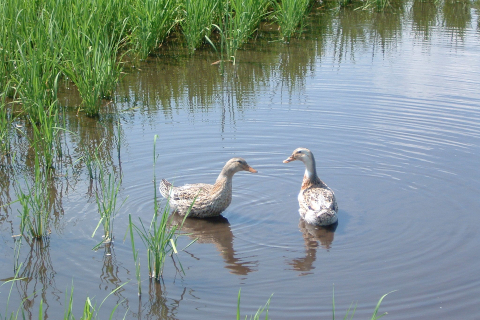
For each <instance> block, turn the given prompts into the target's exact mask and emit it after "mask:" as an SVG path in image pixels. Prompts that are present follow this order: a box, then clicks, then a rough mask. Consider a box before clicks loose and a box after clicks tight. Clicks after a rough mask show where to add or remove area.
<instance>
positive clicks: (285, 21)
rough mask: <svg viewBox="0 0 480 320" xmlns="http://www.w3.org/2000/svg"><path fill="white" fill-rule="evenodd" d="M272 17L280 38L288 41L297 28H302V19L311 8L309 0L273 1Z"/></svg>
mask: <svg viewBox="0 0 480 320" xmlns="http://www.w3.org/2000/svg"><path fill="white" fill-rule="evenodd" d="M273 4H274V9H275V13H274V18H275V21H276V22H277V23H278V25H279V27H280V34H281V36H282V39H283V40H285V41H289V40H290V38H291V37H292V36H293V34H294V33H295V31H297V28H298V27H299V26H300V30H302V29H303V23H304V19H305V17H306V15H307V13H308V11H309V9H310V8H311V4H312V1H311V0H282V1H275V2H273Z"/></svg>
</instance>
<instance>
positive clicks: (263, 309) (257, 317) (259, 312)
mask: <svg viewBox="0 0 480 320" xmlns="http://www.w3.org/2000/svg"><path fill="white" fill-rule="evenodd" d="M241 291H242V289H240V290H238V297H237V320H240V319H241V316H240V295H241V294H240V293H241ZM272 296H273V294H272ZM272 296H270V298H268V300H267V303H265V305H264V306H263V307H259V308H258V310H257V312H256V313H255V314H254V315H253V316H250V320H260V317H261V316H262V314H263V312H265V320H268V308H269V307H270V300H271V299H272ZM247 318H248V317H247V316H245V319H247Z"/></svg>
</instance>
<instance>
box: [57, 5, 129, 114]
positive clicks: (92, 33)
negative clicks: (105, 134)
mask: <svg viewBox="0 0 480 320" xmlns="http://www.w3.org/2000/svg"><path fill="white" fill-rule="evenodd" d="M70 10H71V11H70V14H69V15H68V17H69V19H68V23H69V24H70V26H68V27H67V30H68V31H69V34H67V36H66V38H67V39H68V40H67V41H66V45H65V48H64V51H65V52H64V54H65V60H64V61H63V62H62V71H63V72H64V73H65V74H66V75H67V76H68V77H69V78H70V79H71V80H72V81H73V83H74V84H75V86H76V87H77V89H78V91H79V93H80V97H81V98H82V105H81V109H83V110H84V111H85V114H86V115H87V116H90V117H96V116H98V115H99V113H100V106H101V99H102V98H109V97H111V96H112V94H113V91H114V90H115V87H116V84H117V82H118V80H119V76H120V73H121V71H122V65H121V64H120V63H117V53H118V51H119V47H120V45H121V43H122V41H123V38H122V37H123V31H124V28H125V25H126V20H124V21H123V22H121V26H115V27H111V26H109V25H108V24H105V23H103V20H104V17H103V14H104V12H103V11H101V10H100V9H99V8H97V7H94V6H92V8H91V10H86V9H85V8H83V7H81V6H78V7H76V6H75V7H73V8H71V9H70ZM87 12H88V14H86V13H87ZM92 26H94V27H92ZM117 30H118V31H117ZM109 31H110V32H109Z"/></svg>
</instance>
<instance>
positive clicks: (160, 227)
mask: <svg viewBox="0 0 480 320" xmlns="http://www.w3.org/2000/svg"><path fill="white" fill-rule="evenodd" d="M156 141H157V136H155V138H154V144H153V171H154V174H153V189H154V191H153V201H154V211H153V217H152V221H151V222H150V226H149V228H148V229H147V228H146V227H145V225H144V224H143V222H142V219H140V217H139V218H138V220H139V223H140V224H139V225H138V226H137V225H135V224H133V223H132V219H131V216H129V221H130V226H129V228H130V237H131V241H132V250H133V254H134V260H135V265H136V277H137V281H138V283H139V284H138V285H139V294H141V287H140V270H139V264H140V262H139V261H138V255H137V250H136V249H135V243H134V240H133V231H132V230H135V231H136V233H137V234H138V235H139V236H140V238H141V240H142V242H143V244H144V245H145V248H146V249H147V252H148V256H147V258H148V271H149V275H150V278H151V279H155V280H157V281H159V280H160V279H161V277H162V273H163V267H164V265H165V259H166V257H167V256H168V255H172V257H173V254H177V253H178V250H177V246H176V242H177V237H176V231H177V228H179V227H180V228H181V227H182V224H181V225H180V226H178V225H172V224H170V223H169V215H170V210H169V206H168V202H167V204H166V205H165V207H164V208H163V210H161V209H160V206H159V204H158V197H157V179H156V176H155V163H156V160H157V157H158V155H157V154H156V151H155V145H156ZM187 215H188V214H187ZM185 217H186V216H185ZM193 242H194V241H193ZM193 242H192V243H193ZM190 244H191V243H190ZM190 244H189V245H190ZM187 247H188V246H187ZM180 267H181V264H180ZM181 271H182V272H183V269H181Z"/></svg>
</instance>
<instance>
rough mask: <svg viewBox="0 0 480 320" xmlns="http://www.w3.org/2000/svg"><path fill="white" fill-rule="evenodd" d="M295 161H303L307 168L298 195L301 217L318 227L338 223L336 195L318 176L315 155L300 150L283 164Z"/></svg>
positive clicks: (305, 150)
mask: <svg viewBox="0 0 480 320" xmlns="http://www.w3.org/2000/svg"><path fill="white" fill-rule="evenodd" d="M294 160H300V161H302V162H303V163H304V164H305V167H306V169H305V175H304V177H303V182H302V187H301V189H300V193H299V194H298V203H299V205H300V208H299V210H298V212H299V213H300V216H301V217H302V218H303V219H304V220H305V221H306V222H307V223H310V224H315V225H318V226H327V225H331V224H333V223H335V222H337V212H338V206H337V201H336V200H335V194H334V193H333V191H332V189H330V188H329V187H328V186H327V185H326V184H325V182H323V181H322V180H321V179H320V178H319V177H318V176H317V170H316V167H315V158H314V157H313V153H312V152H311V151H310V150H308V149H306V148H298V149H295V151H293V153H292V155H291V156H290V157H289V158H288V159H286V160H284V161H283V162H284V163H288V162H291V161H294Z"/></svg>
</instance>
